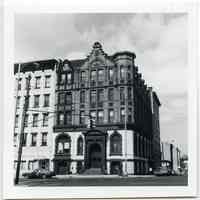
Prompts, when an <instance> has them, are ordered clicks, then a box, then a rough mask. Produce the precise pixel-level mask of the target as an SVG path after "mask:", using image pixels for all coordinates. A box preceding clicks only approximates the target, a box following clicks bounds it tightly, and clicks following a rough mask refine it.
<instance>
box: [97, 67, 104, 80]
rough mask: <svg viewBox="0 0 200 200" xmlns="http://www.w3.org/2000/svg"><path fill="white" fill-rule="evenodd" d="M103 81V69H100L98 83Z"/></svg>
mask: <svg viewBox="0 0 200 200" xmlns="http://www.w3.org/2000/svg"><path fill="white" fill-rule="evenodd" d="M103 80H104V73H103V69H99V70H98V81H99V82H103Z"/></svg>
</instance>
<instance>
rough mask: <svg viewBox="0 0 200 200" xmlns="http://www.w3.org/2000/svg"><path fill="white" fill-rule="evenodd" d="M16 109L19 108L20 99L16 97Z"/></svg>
mask: <svg viewBox="0 0 200 200" xmlns="http://www.w3.org/2000/svg"><path fill="white" fill-rule="evenodd" d="M16 107H17V108H19V107H20V97H17V102H16Z"/></svg>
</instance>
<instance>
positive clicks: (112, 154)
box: [110, 153, 122, 156]
mask: <svg viewBox="0 0 200 200" xmlns="http://www.w3.org/2000/svg"><path fill="white" fill-rule="evenodd" d="M110 156H122V153H110Z"/></svg>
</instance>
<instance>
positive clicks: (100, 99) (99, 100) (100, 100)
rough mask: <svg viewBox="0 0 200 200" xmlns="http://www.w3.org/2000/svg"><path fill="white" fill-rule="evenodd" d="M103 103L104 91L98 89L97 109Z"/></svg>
mask: <svg viewBox="0 0 200 200" xmlns="http://www.w3.org/2000/svg"><path fill="white" fill-rule="evenodd" d="M103 101H104V90H103V89H99V90H98V106H99V107H102V106H103Z"/></svg>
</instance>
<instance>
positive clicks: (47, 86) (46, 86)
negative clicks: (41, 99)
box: [45, 75, 51, 88]
mask: <svg viewBox="0 0 200 200" xmlns="http://www.w3.org/2000/svg"><path fill="white" fill-rule="evenodd" d="M50 86H51V76H50V75H48V76H45V88H50Z"/></svg>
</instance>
